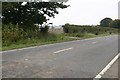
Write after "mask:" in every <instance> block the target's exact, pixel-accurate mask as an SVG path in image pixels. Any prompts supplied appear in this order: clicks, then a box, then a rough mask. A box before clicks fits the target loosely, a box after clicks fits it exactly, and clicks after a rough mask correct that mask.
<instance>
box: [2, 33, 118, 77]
mask: <svg viewBox="0 0 120 80" xmlns="http://www.w3.org/2000/svg"><path fill="white" fill-rule="evenodd" d="M117 54H118V36H117V35H112V36H106V37H98V38H91V39H85V40H77V41H71V42H64V43H57V44H51V45H45V46H37V47H32V48H26V49H18V50H13V51H4V52H3V53H2V63H3V64H2V77H3V78H94V77H95V76H96V75H97V74H98V73H99V72H100V71H101V70H102V69H103V68H104V67H105V66H106V65H107V64H108V63H109V62H110V61H111V60H112V59H113V58H114V57H115V56H116V55H117Z"/></svg>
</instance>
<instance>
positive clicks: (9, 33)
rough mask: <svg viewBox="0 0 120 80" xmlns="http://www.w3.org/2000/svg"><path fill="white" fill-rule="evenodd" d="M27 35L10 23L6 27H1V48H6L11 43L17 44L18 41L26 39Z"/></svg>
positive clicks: (17, 26)
mask: <svg viewBox="0 0 120 80" xmlns="http://www.w3.org/2000/svg"><path fill="white" fill-rule="evenodd" d="M27 35H28V34H27V33H26V32H25V31H24V30H23V29H21V28H19V25H12V24H11V23H10V24H8V25H3V27H2V43H3V46H8V45H10V44H12V43H15V42H17V41H18V40H20V39H24V38H26V37H27Z"/></svg>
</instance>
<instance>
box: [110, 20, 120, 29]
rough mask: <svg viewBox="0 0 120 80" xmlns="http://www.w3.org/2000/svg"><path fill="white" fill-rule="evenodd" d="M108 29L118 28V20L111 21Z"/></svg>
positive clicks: (119, 26) (119, 25)
mask: <svg viewBox="0 0 120 80" xmlns="http://www.w3.org/2000/svg"><path fill="white" fill-rule="evenodd" d="M110 27H112V28H120V20H113V21H112V22H111V23H110Z"/></svg>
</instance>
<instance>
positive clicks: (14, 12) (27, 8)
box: [2, 2, 68, 28]
mask: <svg viewBox="0 0 120 80" xmlns="http://www.w3.org/2000/svg"><path fill="white" fill-rule="evenodd" d="M22 3H23V2H3V4H2V6H3V11H2V14H3V24H8V23H10V22H11V23H12V24H14V25H16V24H19V25H20V26H21V25H23V26H27V28H29V27H32V26H31V25H33V24H40V25H42V24H43V23H44V22H47V21H48V20H49V18H47V17H54V16H55V14H58V10H57V9H59V8H61V9H64V8H67V7H68V5H65V4H63V2H27V3H26V4H25V5H22ZM22 28H24V27H22Z"/></svg>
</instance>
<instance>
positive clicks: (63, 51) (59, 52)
mask: <svg viewBox="0 0 120 80" xmlns="http://www.w3.org/2000/svg"><path fill="white" fill-rule="evenodd" d="M71 49H73V47H72V48H67V49H62V50H59V51H56V52H54V53H55V54H57V53H60V52H64V51H68V50H71Z"/></svg>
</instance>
